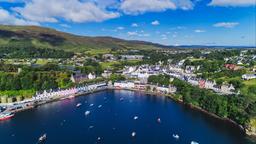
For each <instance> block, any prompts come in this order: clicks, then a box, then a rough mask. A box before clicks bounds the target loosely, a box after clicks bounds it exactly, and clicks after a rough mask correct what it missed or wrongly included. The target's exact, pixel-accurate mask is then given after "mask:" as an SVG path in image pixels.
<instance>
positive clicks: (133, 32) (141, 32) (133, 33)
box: [127, 30, 150, 37]
mask: <svg viewBox="0 0 256 144" xmlns="http://www.w3.org/2000/svg"><path fill="white" fill-rule="evenodd" d="M127 35H128V36H129V37H133V36H137V37H149V36H150V34H149V33H145V32H144V31H143V30H141V31H130V32H127Z"/></svg>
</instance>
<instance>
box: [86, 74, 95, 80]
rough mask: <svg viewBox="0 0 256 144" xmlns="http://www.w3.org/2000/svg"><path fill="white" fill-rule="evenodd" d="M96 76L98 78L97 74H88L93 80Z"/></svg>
mask: <svg viewBox="0 0 256 144" xmlns="http://www.w3.org/2000/svg"><path fill="white" fill-rule="evenodd" d="M95 78H96V75H95V74H92V73H89V75H88V79H89V80H92V79H95Z"/></svg>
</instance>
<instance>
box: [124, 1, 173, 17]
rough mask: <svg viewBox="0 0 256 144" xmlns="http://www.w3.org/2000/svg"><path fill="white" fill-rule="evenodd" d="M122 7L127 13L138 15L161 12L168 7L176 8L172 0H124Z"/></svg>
mask: <svg viewBox="0 0 256 144" xmlns="http://www.w3.org/2000/svg"><path fill="white" fill-rule="evenodd" d="M120 9H121V10H122V11H123V12H124V13H125V14H131V15H137V14H143V13H145V12H160V11H165V10H168V9H176V6H175V4H174V3H173V2H171V1H170V0H124V1H123V2H122V3H121V6H120Z"/></svg>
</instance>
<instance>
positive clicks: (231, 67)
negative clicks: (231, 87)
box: [224, 64, 241, 70]
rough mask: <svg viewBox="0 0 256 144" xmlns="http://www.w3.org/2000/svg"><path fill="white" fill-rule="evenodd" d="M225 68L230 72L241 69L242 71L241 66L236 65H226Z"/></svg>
mask: <svg viewBox="0 0 256 144" xmlns="http://www.w3.org/2000/svg"><path fill="white" fill-rule="evenodd" d="M224 67H225V68H227V69H229V70H239V69H241V67H240V66H237V65H235V64H225V65H224Z"/></svg>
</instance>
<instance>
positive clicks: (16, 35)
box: [0, 25, 164, 52]
mask: <svg viewBox="0 0 256 144" xmlns="http://www.w3.org/2000/svg"><path fill="white" fill-rule="evenodd" d="M13 40H15V41H30V42H31V43H32V44H33V45H34V46H36V47H40V48H53V49H61V50H65V51H75V52H84V51H89V50H97V49H106V50H110V49H157V48H163V47H164V46H162V45H158V44H153V43H150V42H143V41H127V40H122V39H117V38H112V37H86V36H77V35H72V34H68V33H64V32H60V31H56V30H54V29H50V28H43V27H38V26H4V25H0V45H4V44H8V43H12V41H13Z"/></svg>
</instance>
